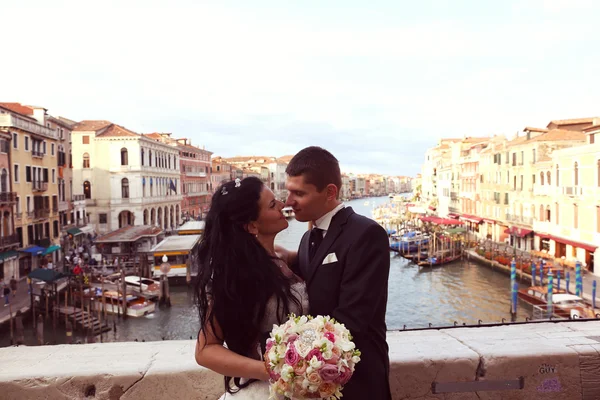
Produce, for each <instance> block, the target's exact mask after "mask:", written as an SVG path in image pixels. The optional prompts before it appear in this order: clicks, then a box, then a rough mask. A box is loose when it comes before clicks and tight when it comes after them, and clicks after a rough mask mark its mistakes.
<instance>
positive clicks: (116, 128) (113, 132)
mask: <svg viewBox="0 0 600 400" xmlns="http://www.w3.org/2000/svg"><path fill="white" fill-rule="evenodd" d="M109 136H122V137H123V136H127V137H132V136H135V137H139V136H140V134H139V133H135V132H134V131H130V130H129V129H127V128H124V127H122V126H120V125H111V126H110V127H109V128H108V129H107V130H105V131H104V132H102V133H101V134H99V135H98V137H109Z"/></svg>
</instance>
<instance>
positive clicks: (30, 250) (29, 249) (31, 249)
mask: <svg viewBox="0 0 600 400" xmlns="http://www.w3.org/2000/svg"><path fill="white" fill-rule="evenodd" d="M19 251H20V252H22V253H30V254H32V255H34V256H39V255H41V254H43V253H44V251H46V249H45V248H43V247H40V246H29V247H27V248H25V249H20V250H19Z"/></svg>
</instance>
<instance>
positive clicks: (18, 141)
mask: <svg viewBox="0 0 600 400" xmlns="http://www.w3.org/2000/svg"><path fill="white" fill-rule="evenodd" d="M46 111H47V110H46V109H44V108H41V107H29V106H22V105H21V104H18V103H0V129H1V130H2V131H4V132H7V133H8V134H10V135H11V146H10V160H11V164H12V165H11V168H12V171H11V172H12V173H13V174H12V185H13V191H14V192H15V200H16V204H15V213H16V214H15V233H16V234H17V236H18V238H19V248H20V249H21V251H20V254H19V274H18V275H19V276H25V275H26V274H27V273H28V272H29V271H31V270H32V269H33V268H36V267H37V266H39V265H40V264H39V263H40V262H43V260H42V259H40V258H39V257H38V256H39V255H40V254H42V253H43V252H46V251H47V250H48V251H49V253H48V254H47V255H48V256H49V257H56V254H53V252H54V251H55V250H58V249H59V248H60V247H58V246H57V245H58V244H59V242H60V237H59V236H60V230H59V218H58V217H59V213H58V184H57V177H58V170H57V161H56V159H57V145H58V141H57V139H58V138H57V135H56V131H55V130H53V129H51V128H49V127H48V126H47V122H46V119H47V117H48V116H47V113H46Z"/></svg>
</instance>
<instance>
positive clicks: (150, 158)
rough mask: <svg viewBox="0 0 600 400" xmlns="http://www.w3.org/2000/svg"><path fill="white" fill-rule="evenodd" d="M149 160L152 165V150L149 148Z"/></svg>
mask: <svg viewBox="0 0 600 400" xmlns="http://www.w3.org/2000/svg"><path fill="white" fill-rule="evenodd" d="M148 162H149V164H148V165H150V166H152V150H148Z"/></svg>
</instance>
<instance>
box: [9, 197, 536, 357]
mask: <svg viewBox="0 0 600 400" xmlns="http://www.w3.org/2000/svg"><path fill="white" fill-rule="evenodd" d="M367 201H368V204H367ZM388 201H389V199H388V198H387V197H379V198H369V199H362V200H353V201H349V202H347V203H346V204H347V205H349V206H351V207H352V208H353V209H354V211H356V212H357V213H359V214H363V215H365V216H368V217H371V216H372V208H373V206H378V205H381V204H384V203H386V202H388ZM307 227H308V226H307V224H306V223H300V222H298V221H295V220H292V221H290V227H289V228H288V230H286V231H284V232H282V233H281V234H280V235H279V236H278V237H277V243H279V244H281V245H282V246H285V247H288V248H297V246H298V243H299V242H300V238H301V237H302V234H303V233H304V232H305V231H306V229H307ZM390 261H391V262H390V266H391V268H390V277H389V288H388V307H387V317H386V320H387V325H388V329H390V330H395V329H403V327H404V326H406V328H421V327H427V326H429V324H432V325H433V326H448V325H453V324H454V322H455V321H456V322H457V323H459V324H463V323H467V324H477V323H478V321H479V320H481V321H483V322H484V323H492V322H500V321H501V320H502V318H506V319H507V320H510V279H509V277H508V276H507V275H505V274H503V273H501V272H498V271H493V270H492V269H490V268H488V267H484V266H480V265H478V264H476V263H473V262H468V261H466V260H465V261H458V262H455V263H452V264H448V265H445V266H442V267H438V268H433V269H431V268H425V269H419V268H418V267H417V265H415V264H413V263H411V262H409V261H408V260H406V259H404V258H402V257H399V256H396V255H395V254H394V253H390ZM171 304H172V306H171V308H168V309H167V308H163V309H159V308H158V307H157V310H156V312H155V313H154V314H151V315H148V316H145V317H141V318H128V319H127V320H125V321H122V320H116V324H115V325H116V332H114V331H111V332H108V333H106V334H104V335H103V337H102V340H103V341H108V342H114V341H118V342H123V341H134V340H138V341H156V340H175V339H190V338H194V337H195V336H196V334H197V332H198V326H199V324H198V313H197V311H196V309H195V307H194V305H193V293H192V291H191V290H188V289H187V287H171ZM530 315H531V307H530V306H528V305H527V304H526V303H523V302H522V301H519V310H518V319H519V320H523V319H524V318H525V317H526V316H530ZM111 318H112V316H109V322H110V324H111V326H112V325H113V323H112V319H111ZM25 329H26V342H27V344H35V342H36V341H35V336H34V332H33V328H32V327H31V324H30V323H26V325H25ZM74 336H75V338H74V339H75V341H77V340H81V341H83V340H84V339H83V337H80V336H78V335H77V333H75V334H74ZM45 341H46V342H50V343H55V342H56V343H64V341H65V334H64V329H63V327H62V326H61V325H59V327H58V328H57V329H56V333H54V330H53V328H52V327H51V321H48V322H47V323H46V328H45ZM97 341H100V338H97ZM9 344H10V338H9V337H8V332H6V330H3V332H2V337H1V338H0V346H7V345H9Z"/></svg>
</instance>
